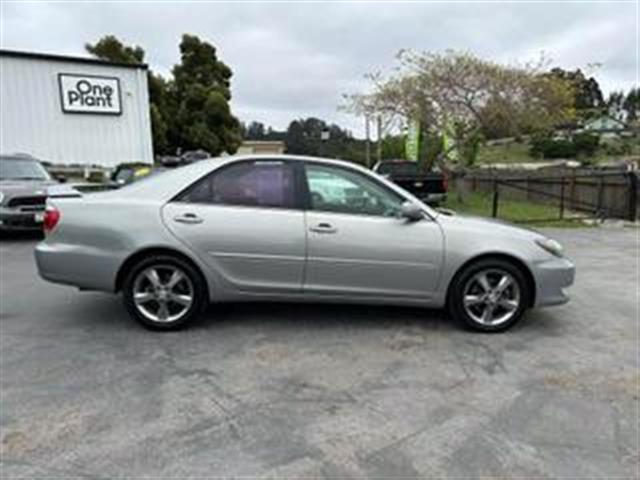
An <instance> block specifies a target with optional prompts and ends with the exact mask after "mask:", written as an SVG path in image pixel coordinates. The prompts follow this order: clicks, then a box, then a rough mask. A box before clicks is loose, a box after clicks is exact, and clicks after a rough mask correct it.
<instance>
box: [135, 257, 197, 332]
mask: <svg viewBox="0 0 640 480" xmlns="http://www.w3.org/2000/svg"><path fill="white" fill-rule="evenodd" d="M193 302H194V287H193V283H192V282H191V279H190V278H189V276H188V275H187V274H186V273H185V272H184V271H183V270H182V269H180V268H179V267H177V266H174V265H154V266H151V267H149V268H146V269H144V270H142V271H141V272H140V273H139V274H138V275H137V276H136V278H135V281H134V282H133V303H134V305H135V308H136V309H137V310H138V311H139V312H140V313H141V314H142V315H143V316H144V317H145V318H147V319H148V320H150V321H152V322H156V323H172V322H176V321H178V320H180V319H181V318H182V317H183V316H184V315H186V314H187V312H188V311H189V309H190V308H191V306H192V305H193Z"/></svg>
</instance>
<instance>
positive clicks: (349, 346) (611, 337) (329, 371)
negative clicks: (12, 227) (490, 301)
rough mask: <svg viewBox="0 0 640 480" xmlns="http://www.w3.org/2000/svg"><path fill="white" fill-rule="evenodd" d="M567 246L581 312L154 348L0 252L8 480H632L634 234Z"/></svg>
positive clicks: (9, 245)
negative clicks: (491, 325) (496, 323)
mask: <svg viewBox="0 0 640 480" xmlns="http://www.w3.org/2000/svg"><path fill="white" fill-rule="evenodd" d="M639 232H640V231H639V230H630V229H608V228H607V229H604V228H602V229H575V230H573V229H571V230H554V231H550V232H549V233H550V235H552V236H555V237H556V238H557V239H559V240H560V241H562V242H563V243H564V244H565V246H566V248H567V251H568V255H569V256H570V257H572V258H573V259H574V260H575V261H576V264H577V281H576V285H575V286H574V287H573V288H572V289H571V292H570V293H571V294H572V297H573V299H572V301H571V302H570V303H569V304H567V305H565V306H562V307H558V308H553V309H547V310H545V309H543V310H538V311H531V312H529V313H528V315H527V316H526V317H525V319H524V320H523V321H522V322H521V323H520V324H519V325H517V326H516V328H514V329H513V330H511V331H510V332H508V333H505V334H502V335H480V334H473V333H468V332H465V331H461V330H459V329H458V328H457V327H456V326H455V325H454V324H453V323H452V322H451V321H449V319H448V318H447V316H446V314H445V313H443V312H438V311H429V310H423V309H411V308H379V307H356V306H340V305H332V306H328V305H291V304H273V305H269V304H255V305H225V306H217V307H214V308H211V309H210V311H209V313H208V315H207V316H206V318H205V319H204V320H203V321H201V322H199V323H197V324H196V325H194V326H193V328H191V329H189V330H186V331H183V332H177V333H165V334H157V333H152V332H148V331H145V330H143V329H141V328H139V327H138V326H137V325H136V324H134V323H133V322H132V321H130V320H129V319H128V318H127V315H126V314H125V312H124V310H123V307H122V305H121V302H120V299H119V298H117V297H114V296H110V295H105V294H98V293H78V292H77V291H75V290H74V289H72V288H68V287H63V286H56V285H52V284H48V283H45V282H44V281H42V280H40V279H39V278H38V277H37V275H36V272H35V265H34V262H33V255H32V250H33V247H34V245H35V240H34V239H30V238H9V239H4V240H3V241H2V242H0V263H1V270H0V320H1V321H0V328H1V329H0V342H1V343H0V346H1V351H0V353H1V356H0V359H1V374H2V375H1V382H0V387H1V392H0V400H1V411H0V426H1V429H2V430H1V432H0V438H1V442H2V475H3V477H5V478H16V477H24V478H45V477H46V478H68V477H80V478H84V477H87V478H113V477H117V476H122V477H125V476H126V477H128V478H136V477H143V476H144V477H146V478H185V477H195V476H199V477H207V478H211V477H225V478H240V477H253V476H259V477H266V478H274V479H276V478H277V479H282V478H383V477H384V478H414V477H445V476H448V477H450V478H480V477H483V478H488V477H490V478H496V477H502V478H504V477H511V478H523V477H526V478H528V479H531V478H534V477H536V478H540V477H544V478H549V477H551V478H567V477H572V478H578V477H579V478H586V477H590V478H608V479H611V478H615V477H619V478H637V477H638V476H639V475H638V470H637V468H638V463H639V462H640V458H639V455H638V451H639V448H638V408H639V404H640V400H639V388H640V377H639V373H638V372H639V369H638V352H639V343H638V340H639V337H638V332H639V326H638V280H639V279H638V254H639V253H638V233H639Z"/></svg>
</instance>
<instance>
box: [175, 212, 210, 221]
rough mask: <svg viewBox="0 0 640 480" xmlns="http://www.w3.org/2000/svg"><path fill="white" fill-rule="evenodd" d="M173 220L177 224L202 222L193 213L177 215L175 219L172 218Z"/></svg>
mask: <svg viewBox="0 0 640 480" xmlns="http://www.w3.org/2000/svg"><path fill="white" fill-rule="evenodd" d="M173 220H174V221H175V222H178V223H202V222H203V220H202V218H200V217H199V216H197V215H196V214H195V213H184V214H182V215H178V216H177V217H173Z"/></svg>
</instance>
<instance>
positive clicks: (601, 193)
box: [596, 175, 604, 218]
mask: <svg viewBox="0 0 640 480" xmlns="http://www.w3.org/2000/svg"><path fill="white" fill-rule="evenodd" d="M603 201H604V176H603V175H600V183H599V184H598V206H597V212H596V215H598V216H599V217H601V218H604V215H603V212H602V202H603Z"/></svg>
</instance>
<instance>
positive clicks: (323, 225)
mask: <svg viewBox="0 0 640 480" xmlns="http://www.w3.org/2000/svg"><path fill="white" fill-rule="evenodd" d="M309 230H311V231H312V232H316V233H336V232H337V231H338V229H337V228H335V227H334V226H333V225H331V224H330V223H327V222H320V223H318V224H316V225H314V226H312V227H310V228H309Z"/></svg>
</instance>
